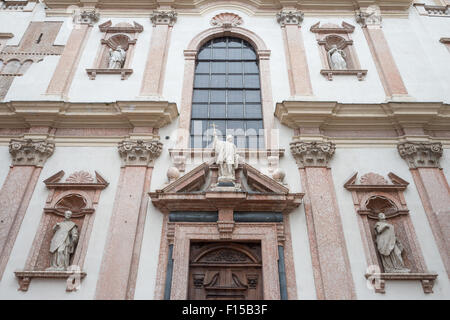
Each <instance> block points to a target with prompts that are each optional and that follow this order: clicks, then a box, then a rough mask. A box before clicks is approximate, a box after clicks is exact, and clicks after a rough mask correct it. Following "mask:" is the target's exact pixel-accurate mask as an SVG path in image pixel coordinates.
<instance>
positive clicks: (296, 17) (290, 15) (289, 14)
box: [277, 10, 304, 27]
mask: <svg viewBox="0 0 450 320" xmlns="http://www.w3.org/2000/svg"><path fill="white" fill-rule="evenodd" d="M303 16H304V15H303V12H301V11H299V10H281V11H280V12H278V13H277V22H278V23H279V24H280V26H282V27H284V26H285V25H287V24H295V25H298V26H299V25H301V23H302V22H303Z"/></svg>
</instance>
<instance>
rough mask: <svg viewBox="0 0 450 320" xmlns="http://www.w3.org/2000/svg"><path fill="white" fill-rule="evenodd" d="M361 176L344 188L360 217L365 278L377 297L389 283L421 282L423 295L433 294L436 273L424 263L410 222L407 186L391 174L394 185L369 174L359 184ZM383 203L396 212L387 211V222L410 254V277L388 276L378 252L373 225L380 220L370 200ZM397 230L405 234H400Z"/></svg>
mask: <svg viewBox="0 0 450 320" xmlns="http://www.w3.org/2000/svg"><path fill="white" fill-rule="evenodd" d="M357 176H358V173H357V172H356V173H354V174H353V175H352V176H351V177H350V179H348V180H347V182H345V184H344V188H345V189H347V190H348V191H350V192H351V193H352V199H353V205H354V207H355V211H356V213H357V216H358V218H357V219H358V225H359V228H360V234H361V240H362V242H363V247H364V252H365V255H366V262H367V266H368V267H367V273H366V274H365V275H364V276H365V277H366V279H368V281H370V282H371V284H372V287H373V288H374V290H375V292H376V293H385V292H386V291H385V282H386V280H403V281H412V280H418V281H421V283H422V288H423V291H424V293H433V286H434V282H435V280H436V278H437V274H436V273H432V272H429V271H428V270H427V267H426V264H425V260H424V257H423V254H422V251H421V248H420V245H419V242H418V239H417V236H416V233H415V230H414V226H413V224H412V221H411V218H410V212H409V209H408V207H407V204H406V200H405V197H404V194H403V192H404V191H405V190H406V188H407V186H408V184H409V183H408V182H407V181H405V180H403V179H402V178H400V177H399V176H397V175H396V174H394V173H392V172H390V173H389V174H388V177H389V179H390V180H391V182H392V183H389V182H388V181H387V180H386V179H385V178H384V177H383V176H381V175H379V174H376V173H373V172H370V173H367V174H364V175H363V176H362V177H361V178H360V179H359V183H357V182H358V181H357V180H358V179H357ZM375 198H378V199H382V200H384V201H386V202H387V203H389V204H391V207H393V208H395V210H390V211H386V220H388V221H389V220H391V223H392V224H394V226H395V227H396V235H397V236H398V237H399V238H400V241H401V242H402V244H403V246H404V248H405V251H408V255H407V260H405V262H406V263H405V264H406V267H407V268H410V269H412V272H410V273H385V272H383V271H382V270H383V268H382V266H380V265H381V263H380V260H379V256H378V252H377V249H376V248H375V236H374V233H373V230H372V229H373V228H372V226H371V225H373V224H374V221H375V220H377V219H378V217H377V214H378V212H376V210H374V209H373V208H370V207H368V204H369V203H370V200H371V199H375ZM398 230H403V233H399V232H398Z"/></svg>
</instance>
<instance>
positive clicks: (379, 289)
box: [365, 273, 438, 293]
mask: <svg viewBox="0 0 450 320" xmlns="http://www.w3.org/2000/svg"><path fill="white" fill-rule="evenodd" d="M437 276H438V275H437V274H436V273H367V274H365V277H366V279H371V280H372V281H374V282H375V284H373V288H374V289H375V292H376V293H386V290H385V282H386V280H419V281H421V282H422V288H423V292H424V293H433V286H434V282H435V280H436V278H437Z"/></svg>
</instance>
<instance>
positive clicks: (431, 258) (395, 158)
mask: <svg viewBox="0 0 450 320" xmlns="http://www.w3.org/2000/svg"><path fill="white" fill-rule="evenodd" d="M349 164H351V165H349ZM330 165H331V166H332V175H333V182H334V186H335V189H336V196H337V201H338V205H339V211H340V215H341V218H342V224H343V229H344V235H345V241H346V245H347V250H348V254H349V258H350V265H351V271H352V274H353V280H354V283H355V289H356V295H357V298H358V299H430V300H432V299H448V297H449V296H450V282H449V280H448V278H447V274H446V271H445V268H444V264H443V262H442V260H441V257H440V255H439V251H438V248H437V245H436V243H435V241H434V238H433V233H432V232H431V228H430V224H429V222H428V219H427V216H426V214H425V212H424V209H423V206H422V203H421V201H420V197H419V194H418V192H417V189H416V187H415V185H414V180H413V177H412V175H411V173H410V171H409V169H408V166H407V165H406V163H405V162H404V160H403V159H401V158H400V156H399V155H398V151H397V150H396V148H358V149H356V148H339V147H338V148H337V149H336V153H335V156H334V157H333V159H332V160H331V163H330ZM355 171H357V172H358V177H361V176H362V175H363V174H365V173H368V172H374V173H378V174H381V175H383V176H384V177H385V178H386V179H388V178H387V174H388V173H389V172H393V173H395V174H396V175H398V176H400V177H401V178H403V179H405V180H406V181H408V182H409V183H410V184H409V185H408V188H407V189H406V191H405V192H404V195H405V199H406V203H407V206H408V209H409V210H410V217H411V220H412V224H413V226H414V229H415V232H416V235H417V238H418V242H419V245H420V248H421V250H422V254H423V256H424V259H425V264H426V266H427V267H428V270H429V271H430V272H436V273H438V278H437V280H436V283H435V285H434V288H433V291H434V293H433V294H425V293H424V292H423V289H422V285H421V283H420V281H386V293H385V294H378V293H375V292H374V291H373V290H372V289H368V287H367V285H366V279H365V277H364V274H365V273H366V268H367V263H366V257H365V252H364V249H363V245H362V240H361V234H360V229H359V225H358V220H357V213H356V212H355V209H354V206H353V201H352V196H351V192H350V191H347V190H346V189H345V188H344V187H343V185H344V183H345V182H346V181H347V180H348V179H349V178H350V176H351V175H352V174H353V173H354V172H355Z"/></svg>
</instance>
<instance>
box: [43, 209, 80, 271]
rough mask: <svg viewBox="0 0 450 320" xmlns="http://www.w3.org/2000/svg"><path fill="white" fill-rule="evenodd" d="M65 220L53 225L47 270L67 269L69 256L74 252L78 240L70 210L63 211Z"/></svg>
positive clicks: (76, 229)
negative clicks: (50, 256)
mask: <svg viewBox="0 0 450 320" xmlns="http://www.w3.org/2000/svg"><path fill="white" fill-rule="evenodd" d="M64 217H65V220H64V221H62V222H58V223H57V224H55V226H54V227H53V231H54V233H55V234H54V235H53V238H52V240H51V242H50V254H51V255H52V258H51V262H50V268H47V270H49V271H64V270H67V268H68V267H69V264H70V257H71V256H72V254H73V253H74V252H75V247H76V245H77V242H78V227H77V225H76V224H75V222H73V221H70V218H71V217H72V211H70V210H67V211H66V212H65V213H64Z"/></svg>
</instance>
